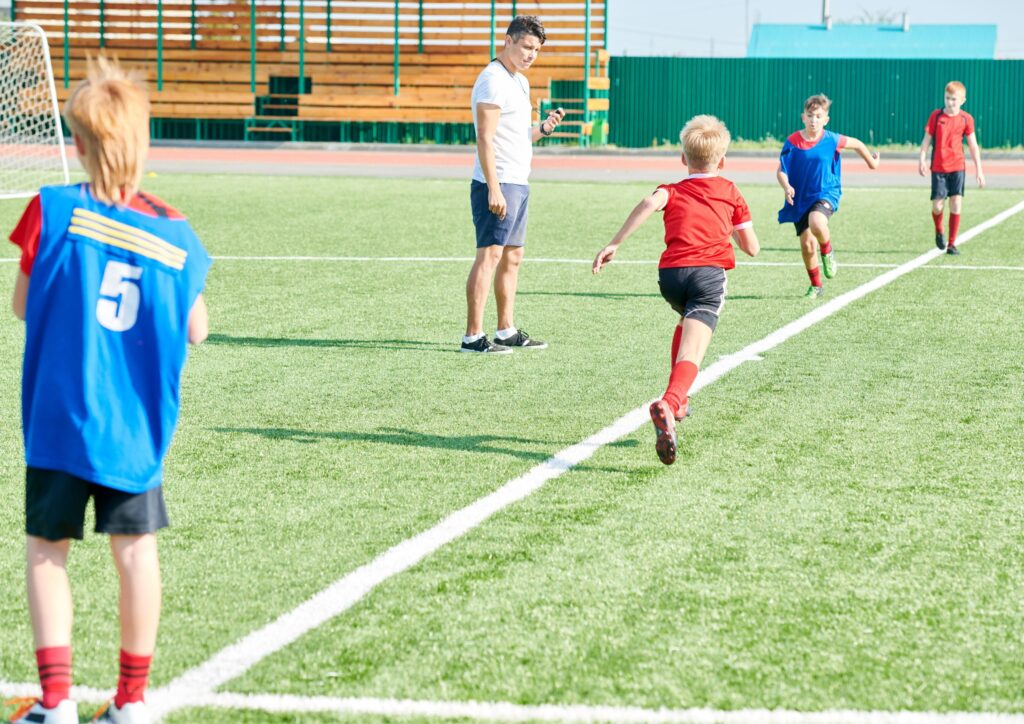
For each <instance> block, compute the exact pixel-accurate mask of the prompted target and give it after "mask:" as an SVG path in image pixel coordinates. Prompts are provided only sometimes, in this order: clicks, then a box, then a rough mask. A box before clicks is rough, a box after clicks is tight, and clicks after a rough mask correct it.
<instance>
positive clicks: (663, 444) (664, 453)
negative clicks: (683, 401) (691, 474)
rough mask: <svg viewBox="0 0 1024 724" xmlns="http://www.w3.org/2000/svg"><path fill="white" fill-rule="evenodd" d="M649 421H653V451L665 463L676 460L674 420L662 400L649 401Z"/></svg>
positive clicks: (673, 416)
mask: <svg viewBox="0 0 1024 724" xmlns="http://www.w3.org/2000/svg"><path fill="white" fill-rule="evenodd" d="M650 413H651V422H653V423H654V434H655V438H654V451H655V452H656V453H658V459H659V460H661V462H663V463H665V464H666V465H671V464H672V463H674V462H675V461H676V420H675V415H674V414H673V412H672V410H671V409H670V408H669V406H668V403H667V402H665V401H664V400H656V401H655V402H652V403H651V408H650Z"/></svg>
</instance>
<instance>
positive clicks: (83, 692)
mask: <svg viewBox="0 0 1024 724" xmlns="http://www.w3.org/2000/svg"><path fill="white" fill-rule="evenodd" d="M38 694H39V687H38V686H37V685H35V684H31V685H30V684H11V683H8V682H5V681H0V697H16V696H38ZM111 696H113V692H112V691H105V690H100V689H93V688H90V687H85V686H73V687H71V698H72V699H74V700H75V701H76V702H78V703H81V704H102V703H103V702H106V701H109V700H110V697H111ZM150 699H152V697H150ZM186 706H187V707H189V708H212V709H228V710H233V711H239V710H243V711H258V712H265V713H284V714H315V713H319V714H347V715H359V714H364V715H377V716H388V717H413V716H416V717H432V718H441V719H470V720H475V721H499V722H529V721H547V722H616V723H619V722H623V723H627V722H629V723H633V722H655V723H661V722H665V723H669V722H671V723H678V724H1024V714H999V713H990V712H989V713H987V712H964V711H954V712H929V711H852V710H843V709H830V710H826V711H815V712H805V711H793V710H789V709H734V710H730V711H720V710H717V709H704V708H691V709H644V708H642V707H635V706H587V705H582V704H581V705H574V704H539V705H525V704H515V703H512V702H504V701H487V702H482V701H423V700H411V699H377V698H372V697H347V698H345V697H328V696H290V695H287V694H231V693H224V694H216V693H207V694H197V695H195V696H194V697H193V698H191V699H190V700H189V701H188V702H187V704H186Z"/></svg>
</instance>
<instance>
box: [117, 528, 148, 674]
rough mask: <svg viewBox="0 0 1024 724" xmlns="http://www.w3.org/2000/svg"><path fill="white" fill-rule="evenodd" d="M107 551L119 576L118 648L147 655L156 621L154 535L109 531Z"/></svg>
mask: <svg viewBox="0 0 1024 724" xmlns="http://www.w3.org/2000/svg"><path fill="white" fill-rule="evenodd" d="M110 551H111V553H113V556H114V563H115V565H116V566H117V574H118V576H119V577H120V580H121V600H120V610H121V648H122V649H124V650H125V651H129V652H131V653H133V654H140V655H146V656H148V655H150V654H152V653H153V650H154V649H155V648H156V632H157V628H158V627H159V625H160V599H161V585H160V558H159V556H158V555H157V547H156V536H155V535H154V534H152V533H148V534H146V535H112V536H110Z"/></svg>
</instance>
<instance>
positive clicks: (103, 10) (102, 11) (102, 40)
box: [100, 0, 107, 48]
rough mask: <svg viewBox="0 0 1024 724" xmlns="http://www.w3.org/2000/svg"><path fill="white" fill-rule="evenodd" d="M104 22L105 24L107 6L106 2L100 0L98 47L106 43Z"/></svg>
mask: <svg viewBox="0 0 1024 724" xmlns="http://www.w3.org/2000/svg"><path fill="white" fill-rule="evenodd" d="M106 24H107V8H106V3H104V2H103V0H100V47H101V48H102V47H104V46H105V45H106V44H107V37H106Z"/></svg>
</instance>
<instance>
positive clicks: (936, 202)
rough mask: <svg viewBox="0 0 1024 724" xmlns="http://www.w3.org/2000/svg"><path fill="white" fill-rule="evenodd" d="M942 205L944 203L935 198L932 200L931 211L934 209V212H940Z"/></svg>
mask: <svg viewBox="0 0 1024 724" xmlns="http://www.w3.org/2000/svg"><path fill="white" fill-rule="evenodd" d="M944 206H945V204H944V203H943V201H942V199H935V200H934V201H932V211H934V212H935V213H936V214H941V213H942V209H943V207H944Z"/></svg>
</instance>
